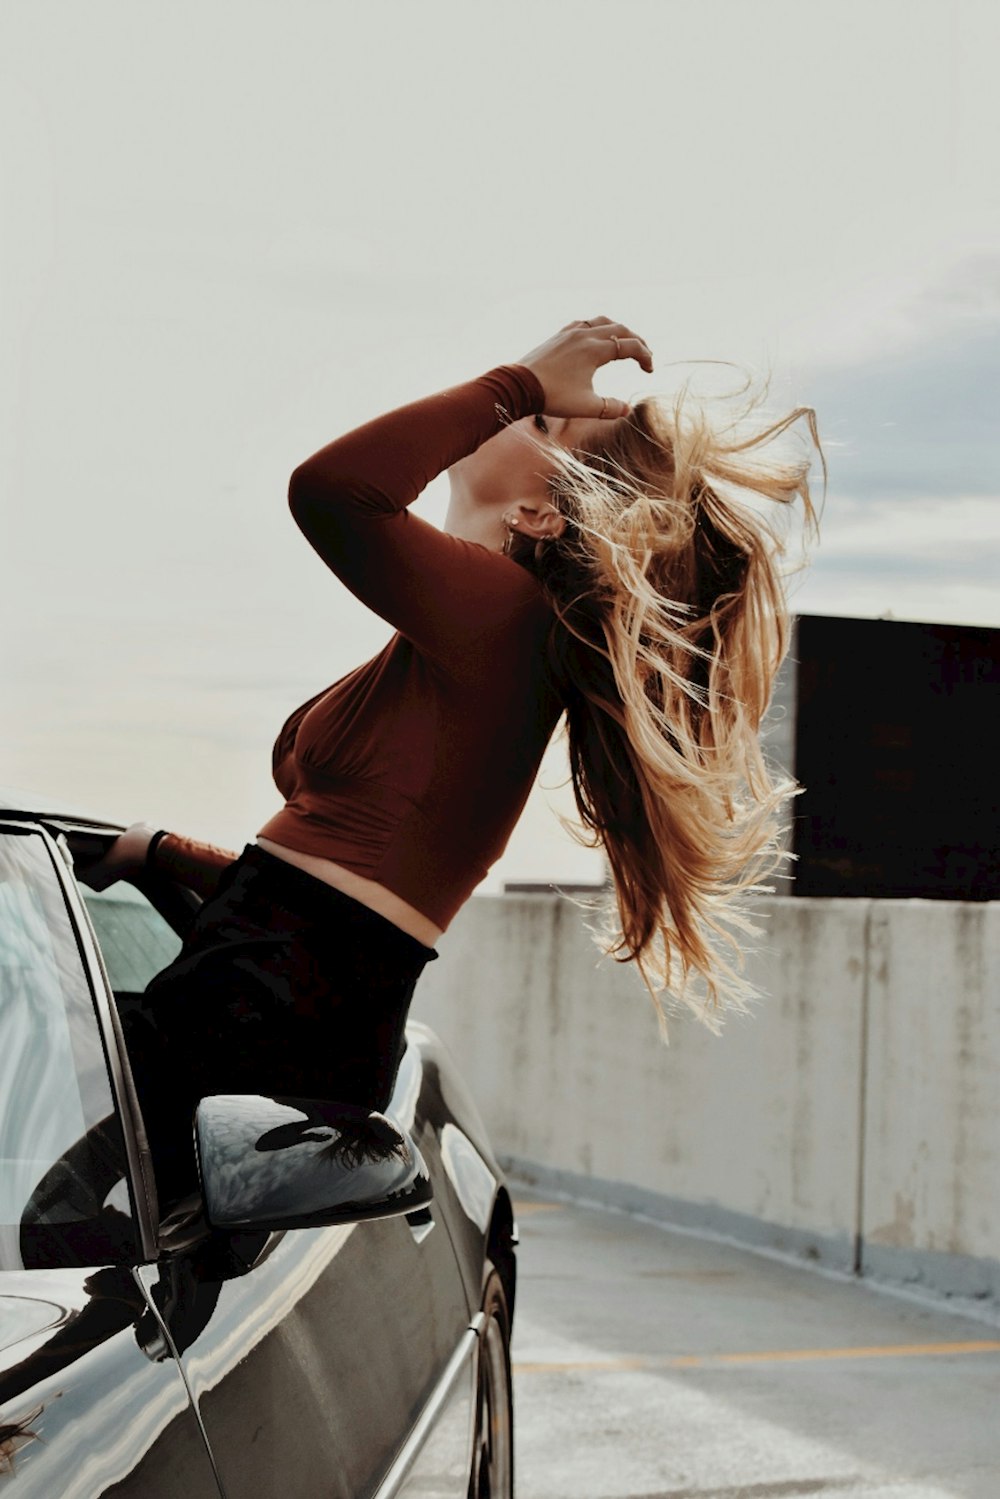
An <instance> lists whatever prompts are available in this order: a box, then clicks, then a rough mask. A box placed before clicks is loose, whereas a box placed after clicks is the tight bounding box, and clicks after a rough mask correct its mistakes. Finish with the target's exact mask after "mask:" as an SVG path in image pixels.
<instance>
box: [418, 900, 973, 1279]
mask: <svg viewBox="0 0 1000 1499" xmlns="http://www.w3.org/2000/svg"><path fill="white" fill-rule="evenodd" d="M759 911H760V913H761V914H762V915H763V916H764V924H765V927H766V931H767V935H766V936H765V937H764V938H763V939H758V943H757V945H758V948H759V950H758V951H757V952H756V953H755V954H754V955H753V956H752V957H751V960H750V965H749V969H750V973H751V976H752V977H753V978H754V979H755V981H756V982H757V983H758V985H759V986H760V987H761V989H762V990H763V991H764V992H765V993H767V994H768V995H769V998H768V1000H767V1001H766V1002H764V1003H763V1004H761V1005H759V1006H758V1007H757V1008H756V1010H755V1012H754V1014H753V1015H750V1016H741V1015H733V1016H731V1017H729V1018H728V1019H727V1020H726V1023H725V1027H724V1031H723V1034H722V1036H721V1037H716V1036H713V1035H712V1034H711V1033H710V1032H709V1031H708V1030H706V1029H705V1028H704V1027H703V1026H701V1025H699V1024H698V1023H697V1021H695V1020H694V1018H693V1017H690V1018H689V1017H688V1016H687V1015H686V1014H682V1015H679V1016H678V1017H677V1018H676V1019H672V1020H671V1023H670V1045H669V1046H668V1047H665V1046H663V1044H662V1043H661V1042H660V1040H659V1036H658V1032H657V1027H656V1020H655V1016H654V1013H653V1009H652V1005H651V1003H650V1000H649V998H648V996H647V994H646V991H645V989H644V988H643V986H642V984H641V981H640V980H639V978H638V975H637V973H636V972H635V969H634V966H633V965H621V964H616V963H615V962H614V961H613V960H612V959H610V958H602V957H601V954H600V952H599V950H598V948H597V946H596V945H595V943H594V940H593V938H592V937H591V936H590V935H589V933H588V932H587V930H586V928H585V925H584V921H585V918H584V917H583V916H582V915H581V913H580V912H579V911H578V910H577V909H576V907H575V906H574V905H572V904H571V903H570V902H569V901H568V900H566V899H565V898H560V897H558V896H546V895H533V896H523V897H515V896H503V897H500V896H491V897H477V898H475V899H474V900H472V901H470V902H469V903H468V905H466V907H465V908H464V910H463V911H462V912H461V914H460V916H459V917H458V918H457V919H456V921H455V922H454V924H453V925H452V927H451V928H450V930H449V932H448V934H447V936H446V937H445V938H444V939H443V940H442V943H441V945H440V952H441V956H440V958H439V960H438V961H437V962H436V963H434V964H432V965H431V966H430V967H429V968H428V969H426V970H425V972H424V975H423V976H422V978H421V980H420V984H419V986H418V989H417V994H416V998H415V1002H414V1016H415V1018H417V1019H421V1020H426V1021H427V1022H428V1023H429V1024H431V1025H432V1026H433V1027H434V1029H435V1030H436V1031H437V1032H438V1033H439V1034H440V1035H441V1036H442V1038H443V1039H444V1040H445V1042H446V1043H447V1044H448V1045H449V1047H450V1048H451V1050H452V1051H453V1052H454V1053H455V1055H456V1056H457V1058H458V1060H459V1063H460V1065H461V1066H462V1068H463V1070H464V1072H465V1074H466V1076H467V1077H468V1079H469V1081H470V1083H471V1084H472V1086H473V1089H474V1091H475V1093H476V1096H477V1098H478V1100H479V1103H480V1107H481V1110H482V1112H483V1115H484V1118H485V1120H486V1123H487V1125H488V1126H489V1128H490V1131H491V1134H492V1138H493V1140H494V1144H495V1146H496V1148H497V1150H498V1153H499V1154H500V1155H501V1157H502V1158H503V1159H504V1160H505V1162H506V1163H508V1164H509V1166H510V1167H511V1168H512V1169H513V1170H514V1171H516V1172H517V1174H519V1175H521V1176H527V1177H529V1178H531V1179H534V1180H537V1181H538V1182H540V1183H541V1184H543V1185H547V1186H550V1187H560V1186H561V1187H564V1188H567V1189H569V1190H573V1191H575V1192H577V1193H583V1194H589V1195H591V1196H595V1197H599V1198H602V1199H604V1200H607V1201H611V1202H614V1203H616V1204H618V1205H621V1206H623V1207H631V1208H633V1209H635V1210H639V1211H644V1212H646V1213H650V1214H652V1215H654V1216H659V1217H662V1218H664V1219H666V1220H669V1221H671V1222H676V1223H682V1224H687V1225H689V1226H692V1227H703V1228H710V1229H714V1230H716V1231H721V1232H726V1233H731V1234H733V1235H735V1236H736V1237H738V1238H742V1239H744V1240H746V1241H748V1242H753V1243H758V1244H764V1245H768V1246H771V1247H777V1248H782V1249H786V1250H791V1251H793V1252H797V1253H799V1254H802V1255H805V1256H808V1257H810V1258H813V1259H815V1260H818V1261H820V1262H822V1263H826V1264H830V1265H833V1266H837V1267H838V1268H841V1269H852V1268H856V1269H860V1270H862V1271H863V1272H865V1273H868V1274H870V1275H875V1276H878V1277H881V1278H890V1279H897V1280H918V1281H920V1282H921V1283H923V1284H924V1285H926V1286H928V1287H932V1288H934V1289H936V1290H939V1291H945V1292H954V1293H960V1294H963V1295H978V1296H983V1297H991V1296H1000V1264H998V1252H1000V1190H998V1188H1000V995H998V983H997V978H998V974H997V968H998V965H1000V906H996V905H990V906H966V905H959V904H953V903H950V902H936V901H883V902H870V901H859V900H816V901H804V900H792V899H787V898H784V899H781V898H776V899H771V900H768V901H766V902H763V903H761V905H760V907H759Z"/></svg>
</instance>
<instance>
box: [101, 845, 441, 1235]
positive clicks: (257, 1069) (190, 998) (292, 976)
mask: <svg viewBox="0 0 1000 1499" xmlns="http://www.w3.org/2000/svg"><path fill="white" fill-rule="evenodd" d="M437 956H438V954H437V952H436V951H435V950H434V948H432V947H425V946H424V944H423V943H422V942H419V941H417V939H416V938H415V937H411V936H410V935H409V934H408V933H406V932H404V931H402V930H401V929H400V928H399V927H397V926H395V925H394V924H393V922H391V921H389V920H388V919H387V918H386V917H384V916H380V915H379V914H378V912H377V911H372V910H370V909H369V908H368V907H367V906H364V905H362V904H361V902H360V901H356V900H354V899H353V897H352V896H349V895H345V894H344V893H343V892H342V891H340V890H335V889H334V888H333V887H332V886H329V885H325V884H324V883H323V882H322V881H321V880H317V879H315V878H314V877H313V876H312V875H310V874H306V873H305V871H304V870H301V869H297V868H296V867H295V866H294V865H293V864H288V863H286V862H285V860H283V859H279V858H277V857H275V855H273V854H269V853H267V852H266V850H264V849H262V848H260V847H258V846H257V845H256V844H247V846H246V847H245V848H244V850H243V852H242V854H241V855H240V857H239V858H238V859H237V860H236V862H235V863H234V864H233V865H231V866H230V868H228V869H227V870H226V871H225V873H224V874H223V876H222V878H221V880H220V882H219V885H218V888H217V890H216V892H215V894H214V895H213V896H212V897H211V898H210V899H209V900H207V901H206V902H205V903H204V905H203V906H202V907H201V909H200V910H199V912H198V915H197V917H196V918H195V921H194V925H193V927H192V929H191V931H190V932H189V933H188V936H187V937H186V939H185V941H184V945H183V947H182V949H181V951H180V953H179V954H178V956H177V957H176V958H175V959H174V961H173V962H172V963H170V964H169V965H168V966H167V967H166V968H165V969H163V971H162V972H161V973H159V974H157V975H156V977H155V978H153V979H152V980H151V981H150V983H149V984H148V985H147V986H146V990H145V992H144V994H143V996H142V998H141V1000H140V1001H139V1003H138V1004H137V1005H135V1006H134V1007H132V1008H131V1009H130V1010H129V1011H128V1012H127V1013H126V1014H123V1016H122V1022H123V1025H124V1027H125V1038H126V1043H127V1046H128V1051H129V1056H130V1059H131V1062H132V1067H133V1072H134V1075H135V1080H136V1087H137V1089H138V1091H139V1096H140V1101H141V1103H142V1105H143V1111H144V1116H145V1118H146V1124H147V1129H148V1131H149V1134H150V1145H151V1147H152V1151H153V1159H154V1165H155V1167H156V1177H157V1186H158V1189H159V1192H160V1197H161V1207H162V1206H163V1205H164V1204H165V1202H167V1201H170V1200H173V1199H175V1198H177V1197H179V1196H181V1195H183V1194H184V1193H185V1192H187V1191H190V1190H192V1188H193V1187H194V1186H195V1185H196V1175H195V1166H194V1154H193V1149H192V1130H191V1122H192V1119H193V1116H194V1110H195V1107H196V1105H197V1102H198V1099H199V1098H202V1097H204V1096H206V1095H207V1094H210V1093H266V1094H272V1095H273V1094H288V1095H292V1096H299V1097H304V1098H326V1099H331V1100H337V1101H339V1102H346V1103H360V1104H367V1105H368V1106H370V1107H371V1108H384V1107H385V1106H386V1104H387V1103H388V1101H389V1098H390V1096H391V1093H392V1088H393V1084H394V1082H395V1077H396V1072H397V1070H398V1067H399V1063H400V1060H401V1057H402V1053H403V1045H404V1038H403V1028H404V1026H405V1024H406V1016H407V1012H408V1010H409V1007H410V1000H411V999H412V997H413V991H414V989H415V987H416V982H417V979H418V978H419V977H420V974H421V972H422V970H423V968H424V965H425V964H426V963H428V962H430V961H431V960H433V959H434V958H436V957H437Z"/></svg>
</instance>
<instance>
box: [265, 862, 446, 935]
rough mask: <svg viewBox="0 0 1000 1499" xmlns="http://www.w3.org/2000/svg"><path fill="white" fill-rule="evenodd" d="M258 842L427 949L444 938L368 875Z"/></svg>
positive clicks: (428, 921) (431, 924)
mask: <svg viewBox="0 0 1000 1499" xmlns="http://www.w3.org/2000/svg"><path fill="white" fill-rule="evenodd" d="M257 842H258V843H259V845H260V847H261V848H262V849H264V850H265V851H266V852H267V853H269V854H274V856H275V858H278V859H284V860H285V862H286V863H287V864H294V865H296V866H297V867H298V868H299V869H304V870H305V871H306V873H307V874H311V875H314V876H315V877H316V879H318V880H322V881H323V883H324V884H325V885H332V886H333V888H334V889H335V890H342V891H343V892H344V894H345V895H350V896H353V897H354V899H355V900H357V901H360V902H361V904H362V905H363V906H367V907H368V908H369V910H372V911H377V912H378V914H379V915H380V916H384V917H385V918H386V920H387V921H391V922H392V924H393V925H394V926H398V927H399V928H400V930H401V931H404V932H406V933H408V935H409V936H411V937H416V939H417V941H418V942H422V943H423V944H424V946H425V947H433V946H434V944H435V942H437V940H438V938H439V937H441V936H442V935H443V932H442V930H441V928H440V927H436V926H435V925H434V923H433V922H432V921H431V920H430V919H429V918H428V917H426V916H424V915H422V914H421V913H420V912H419V911H418V910H417V909H416V908H415V907H414V906H411V905H409V904H408V903H407V902H406V901H405V900H401V899H400V897H399V896H398V895H395V894H394V893H393V892H392V891H391V890H387V889H386V887H385V886H384V885H380V884H378V882H377V881H376V880H366V879H365V877H364V875H360V874H354V872H353V871H352V870H350V869H345V868H344V867H343V865H342V864H335V863H334V862H333V860H332V859H321V858H319V856H318V855H316V854H300V853H299V851H298V849H295V848H286V847H285V846H284V844H283V843H272V841H271V839H270V838H258V839H257Z"/></svg>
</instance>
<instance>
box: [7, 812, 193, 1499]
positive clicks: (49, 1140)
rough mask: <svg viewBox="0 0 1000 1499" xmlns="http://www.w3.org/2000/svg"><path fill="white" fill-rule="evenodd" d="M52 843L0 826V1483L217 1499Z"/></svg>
mask: <svg viewBox="0 0 1000 1499" xmlns="http://www.w3.org/2000/svg"><path fill="white" fill-rule="evenodd" d="M60 862H61V861H60V859H59V855H58V853H57V850H56V849H55V848H54V846H53V844H52V842H51V840H50V839H49V838H48V837H47V836H46V835H45V834H44V833H43V832H42V831H41V830H40V829H39V828H37V827H35V826H32V825H30V823H27V822H17V821H13V820H6V821H5V820H0V1474H4V1475H7V1476H10V1477H11V1478H13V1477H14V1476H16V1485H14V1486H13V1487H12V1492H15V1491H16V1493H17V1494H18V1495H20V1496H21V1499H53V1496H55V1495H58V1496H59V1499H93V1496H97V1495H103V1494H110V1493H111V1492H113V1493H114V1494H115V1495H116V1496H122V1499H173V1496H176V1495H177V1494H179V1493H183V1494H184V1495H185V1496H186V1499H219V1488H218V1483H217V1480H216V1478H215V1474H214V1471H213V1468H212V1464H211V1461H210V1458H209V1453H208V1448H207V1446H206V1443H205V1440H204V1437H203V1435H202V1432H201V1429H200V1426H199V1424H198V1420H197V1417H196V1415H195V1411H194V1408H193V1405H192V1402H191V1400H190V1397H189V1395H188V1392H187V1389H186V1387H185V1384H184V1379H183V1376H182V1374H181V1371H180V1367H179V1365H178V1364H177V1362H176V1360H175V1359H174V1357H173V1354H172V1351H171V1348H170V1344H169V1339H168V1337H167V1334H166V1331H165V1328H164V1325H163V1323H162V1320H161V1319H160V1318H159V1316H158V1315H157V1314H156V1312H155V1311H154V1310H153V1309H152V1308H151V1307H150V1304H149V1301H148V1299H147V1297H146V1296H145V1294H144V1292H143V1289H142V1286H141V1285H140V1284H139V1281H138V1280H137V1277H136V1269H137V1266H138V1265H139V1263H140V1262H141V1260H142V1257H143V1251H142V1244H141V1234H140V1232H139V1225H138V1218H137V1212H136V1202H135V1196H134V1193H133V1191H132V1190H131V1181H130V1173H129V1170H128V1165H127V1161H126V1156H125V1149H124V1130H123V1123H122V1119H121V1115H120V1108H119V1099H118V1096H117V1093H116V1089H115V1087H114V1079H113V1077H112V1075H111V1073H110V1071H109V1066H108V1056H107V1053H106V1051H105V1048H104V1045H103V1040H102V1031H101V1026H100V1020H99V1015H98V1011H97V1009H96V1007H95V1001H97V999H98V998H99V993H98V991H96V990H95V989H94V987H93V985H92V982H91V980H92V969H91V968H90V965H89V964H88V962H87V953H86V950H85V949H86V933H85V931H83V930H82V929H81V928H80V926H79V925H78V924H77V923H75V922H74V920H73V918H72V916H71V912H70V908H69V905H68V903H67V886H66V884H65V882H64V879H63V871H62V870H61V869H60Z"/></svg>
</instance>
